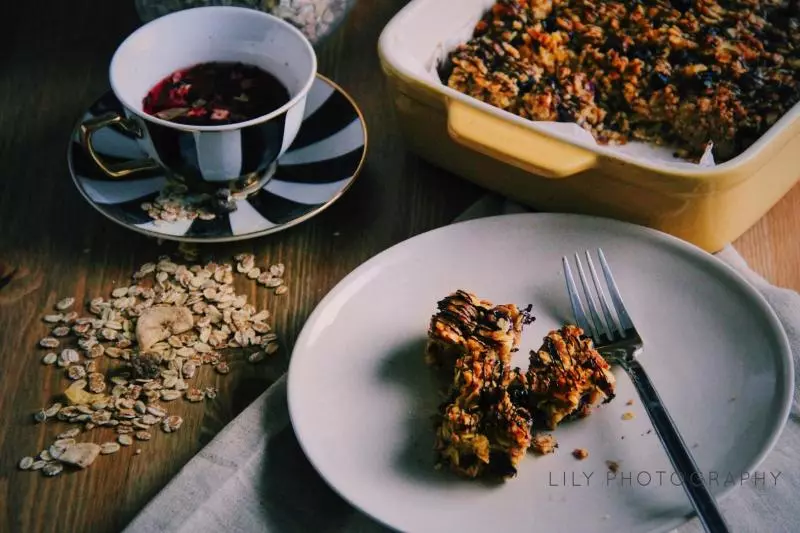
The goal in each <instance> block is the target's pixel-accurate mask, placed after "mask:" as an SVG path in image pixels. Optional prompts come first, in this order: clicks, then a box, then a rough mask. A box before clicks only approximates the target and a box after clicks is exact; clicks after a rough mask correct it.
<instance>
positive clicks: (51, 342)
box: [39, 337, 60, 348]
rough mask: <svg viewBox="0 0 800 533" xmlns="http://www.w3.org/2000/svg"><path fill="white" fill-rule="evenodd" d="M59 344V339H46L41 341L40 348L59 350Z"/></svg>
mask: <svg viewBox="0 0 800 533" xmlns="http://www.w3.org/2000/svg"><path fill="white" fill-rule="evenodd" d="M59 344H60V343H59V342H58V339H56V338H53V337H45V338H43V339H42V340H40V341H39V346H41V347H42V348H58V345H59Z"/></svg>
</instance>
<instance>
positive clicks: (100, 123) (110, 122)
mask: <svg viewBox="0 0 800 533" xmlns="http://www.w3.org/2000/svg"><path fill="white" fill-rule="evenodd" d="M114 125H116V126H119V127H120V128H122V129H123V130H125V131H127V132H128V133H132V134H134V135H135V136H136V137H138V138H140V139H141V138H142V130H141V129H140V128H139V126H138V125H137V124H136V122H134V121H133V120H131V119H130V118H127V117H124V116H122V115H121V114H119V113H117V112H115V111H110V112H108V113H106V114H104V115H100V116H98V117H94V118H91V119H89V120H87V121H86V122H84V123H83V124H81V141H82V142H83V145H84V146H85V147H86V150H87V151H88V152H89V155H90V156H91V157H92V159H94V162H95V163H97V166H98V167H100V170H102V171H103V172H105V173H106V174H107V175H108V176H109V177H110V178H114V179H124V178H127V177H128V176H130V175H131V174H133V173H135V172H141V171H143V170H157V169H159V168H161V165H159V164H158V162H156V161H155V160H154V159H151V158H149V157H148V158H147V159H136V160H133V161H125V162H124V163H117V164H113V165H112V164H107V163H105V162H104V161H103V160H102V158H101V157H100V154H98V153H97V152H96V151H95V149H94V145H93V144H92V135H94V133H95V132H96V131H97V130H100V129H102V128H105V127H108V126H114Z"/></svg>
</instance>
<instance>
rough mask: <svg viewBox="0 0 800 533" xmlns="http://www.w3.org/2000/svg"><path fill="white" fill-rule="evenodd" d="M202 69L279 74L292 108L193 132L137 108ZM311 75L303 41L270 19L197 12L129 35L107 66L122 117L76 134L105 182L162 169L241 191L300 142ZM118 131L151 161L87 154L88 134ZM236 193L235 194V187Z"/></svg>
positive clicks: (250, 12) (252, 13)
mask: <svg viewBox="0 0 800 533" xmlns="http://www.w3.org/2000/svg"><path fill="white" fill-rule="evenodd" d="M206 62H240V63H244V64H249V65H254V66H257V67H259V68H261V69H263V70H265V71H267V72H269V73H270V74H272V75H273V76H275V77H276V78H277V79H278V80H279V81H280V82H281V83H282V84H283V85H284V86H285V87H286V89H287V90H288V91H289V96H290V100H289V102H288V103H286V104H285V105H283V106H282V107H280V108H278V109H276V110H274V111H272V112H271V113H269V114H266V115H263V116H260V117H257V118H254V119H252V120H248V121H246V122H240V123H236V124H228V125H219V126H194V125H186V124H179V123H175V122H169V121H167V120H162V119H160V118H157V117H155V116H152V115H149V114H147V113H145V112H144V110H143V109H142V100H143V98H144V97H145V96H146V95H147V93H148V91H149V90H150V89H151V88H152V87H153V86H154V85H155V84H157V83H158V82H159V81H160V80H162V79H163V78H165V77H166V76H168V75H169V74H171V73H173V72H175V71H176V70H181V69H186V68H188V67H191V66H193V65H196V64H199V63H206ZM316 74H317V58H316V54H315V53H314V49H313V48H312V46H311V44H310V43H309V41H308V40H307V39H306V37H305V36H304V35H303V34H302V33H301V32H300V31H299V30H297V29H296V28H295V27H294V26H292V25H290V24H288V23H287V22H284V21H283V20H281V19H279V18H277V17H274V16H272V15H269V14H266V13H263V12H260V11H257V10H254V9H247V8H239V7H200V8H195V9H187V10H184V11H178V12H176V13H172V14H170V15H166V16H164V17H161V18H158V19H156V20H154V21H152V22H150V23H148V24H146V25H144V26H142V27H141V28H139V29H138V30H136V31H135V32H134V33H133V34H131V35H130V36H129V37H128V38H127V39H125V41H124V42H123V43H122V44H121V45H120V46H119V48H118V49H117V51H116V52H115V53H114V57H113V59H112V60H111V69H110V81H111V88H112V90H113V92H114V94H115V95H116V97H117V99H118V100H119V101H120V102H121V103H122V105H123V107H124V111H125V114H124V116H123V115H121V114H119V113H113V112H112V113H108V114H106V115H103V116H101V117H96V118H94V119H91V120H88V121H86V122H84V123H83V124H82V126H81V132H82V136H83V142H84V146H86V148H87V150H88V151H89V153H90V155H91V156H92V158H93V159H94V161H95V162H96V163H97V165H98V166H99V167H100V168H101V169H102V170H103V171H104V172H105V173H106V174H107V175H108V176H109V177H111V178H115V179H124V178H127V177H134V176H135V173H136V172H138V171H141V170H152V169H154V168H158V167H162V168H164V169H165V170H166V171H168V172H169V173H171V174H173V175H176V176H178V177H180V178H181V179H184V180H185V181H186V183H187V184H190V183H192V182H195V183H197V182H208V183H209V184H211V185H216V186H218V187H230V186H232V187H233V188H234V189H242V188H244V187H245V186H247V185H250V184H252V183H253V182H254V181H259V180H263V179H264V178H265V176H268V175H269V174H270V173H271V170H272V169H274V167H275V164H276V161H277V159H278V158H279V157H280V156H281V155H283V153H284V152H285V151H286V150H287V149H288V148H289V146H290V145H291V144H292V142H293V141H294V139H295V137H296V136H297V132H298V130H299V129H300V124H301V123H302V119H303V113H304V111H305V107H306V96H307V94H308V91H309V89H310V88H311V86H312V84H313V83H314V78H315V77H316ZM106 126H115V127H119V128H122V129H124V130H126V131H127V132H129V133H133V134H134V135H135V136H136V137H137V139H138V142H139V145H140V146H141V148H142V149H143V150H144V152H145V153H146V154H147V155H148V156H149V159H145V160H139V161H129V162H126V163H122V164H117V165H110V164H107V163H105V162H104V161H103V160H102V157H101V156H99V155H98V154H97V153H96V152H95V151H94V149H93V148H92V142H91V141H92V139H91V137H92V133H93V132H95V131H97V130H98V129H100V128H103V127H106ZM237 185H238V186H237Z"/></svg>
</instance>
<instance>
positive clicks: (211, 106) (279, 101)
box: [142, 62, 290, 126]
mask: <svg viewBox="0 0 800 533" xmlns="http://www.w3.org/2000/svg"><path fill="white" fill-rule="evenodd" d="M289 99H290V97H289V91H288V90H287V89H286V87H284V86H283V84H282V83H281V82H280V81H279V80H278V79H277V78H276V77H275V76H273V75H272V74H270V73H269V72H266V71H264V70H262V69H260V68H258V67H256V66H252V65H244V64H242V63H221V62H211V63H201V64H199V65H195V66H193V67H190V68H187V69H182V70H178V71H175V72H173V73H172V74H170V75H169V76H167V77H166V78H164V79H163V80H161V81H160V82H158V83H157V84H156V85H155V86H154V87H153V88H152V89H150V91H149V92H148V93H147V96H145V97H144V100H143V101H142V107H143V109H144V112H145V113H148V114H150V115H153V116H156V117H158V118H161V119H164V120H169V121H170V122H177V123H180V124H190V125H193V126H220V125H224V124H235V123H237V122H245V121H247V120H251V119H254V118H257V117H260V116H262V115H266V114H268V113H271V112H272V111H275V110H276V109H278V108H279V107H281V106H283V105H284V104H286V103H287V102H288V101H289Z"/></svg>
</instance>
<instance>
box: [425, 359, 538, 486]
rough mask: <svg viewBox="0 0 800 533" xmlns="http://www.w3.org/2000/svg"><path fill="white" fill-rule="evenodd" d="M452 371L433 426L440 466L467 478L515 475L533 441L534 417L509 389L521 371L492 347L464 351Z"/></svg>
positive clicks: (435, 447)
mask: <svg viewBox="0 0 800 533" xmlns="http://www.w3.org/2000/svg"><path fill="white" fill-rule="evenodd" d="M453 370H454V372H453V383H452V387H451V392H450V399H449V401H448V402H446V403H445V404H444V405H442V407H441V409H440V415H439V420H438V423H437V427H436V443H435V445H434V449H435V451H436V454H437V463H438V465H440V466H447V467H449V468H450V470H451V471H453V472H455V473H457V474H459V475H461V476H464V477H467V478H476V477H481V476H487V477H495V478H509V477H513V476H514V475H516V472H517V469H516V467H517V465H518V464H519V461H520V460H521V459H522V458H523V457H524V456H525V452H526V451H527V449H528V447H529V446H530V443H531V420H532V417H531V415H530V413H529V412H528V410H527V409H526V408H525V407H523V406H519V405H516V404H515V403H514V402H513V401H512V398H511V395H510V394H509V392H508V390H507V387H508V384H509V383H510V382H512V381H513V380H514V379H515V376H518V375H520V372H519V370H518V369H517V370H509V369H508V367H507V365H505V364H504V363H503V361H502V360H501V358H500V356H499V355H498V353H497V352H496V351H493V350H488V351H484V352H476V353H472V354H468V355H465V356H464V357H461V358H459V359H457V360H456V362H455V363H454V365H453Z"/></svg>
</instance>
